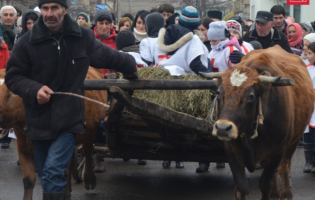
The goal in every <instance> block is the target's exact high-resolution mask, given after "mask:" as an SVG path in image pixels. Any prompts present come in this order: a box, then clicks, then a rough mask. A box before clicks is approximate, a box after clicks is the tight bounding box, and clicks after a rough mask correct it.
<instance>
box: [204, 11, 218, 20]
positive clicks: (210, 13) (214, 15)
mask: <svg viewBox="0 0 315 200" xmlns="http://www.w3.org/2000/svg"><path fill="white" fill-rule="evenodd" d="M207 15H208V17H210V18H215V19H219V20H222V12H221V11H219V10H209V11H208V12H207Z"/></svg>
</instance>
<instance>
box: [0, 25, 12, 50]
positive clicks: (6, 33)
mask: <svg viewBox="0 0 315 200" xmlns="http://www.w3.org/2000/svg"><path fill="white" fill-rule="evenodd" d="M0 29H1V32H2V35H3V39H4V42H5V43H6V44H7V45H8V48H9V50H10V51H11V50H12V48H13V45H14V39H15V33H14V32H13V31H12V29H10V28H9V27H7V26H6V25H0Z"/></svg>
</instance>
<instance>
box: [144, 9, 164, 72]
mask: <svg viewBox="0 0 315 200" xmlns="http://www.w3.org/2000/svg"><path fill="white" fill-rule="evenodd" d="M164 23H165V20H164V17H163V15H162V14H160V13H151V14H149V15H147V16H146V19H145V29H146V32H147V34H148V37H147V38H144V39H143V40H142V41H141V42H140V45H139V49H140V55H141V58H142V60H143V61H145V62H146V63H147V64H148V65H149V66H150V65H155V61H154V53H155V46H156V45H157V44H158V35H159V31H160V29H161V28H163V27H164Z"/></svg>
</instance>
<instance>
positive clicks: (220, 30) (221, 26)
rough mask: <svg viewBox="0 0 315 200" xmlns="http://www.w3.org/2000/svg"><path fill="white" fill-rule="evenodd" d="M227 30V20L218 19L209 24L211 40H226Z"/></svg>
mask: <svg viewBox="0 0 315 200" xmlns="http://www.w3.org/2000/svg"><path fill="white" fill-rule="evenodd" d="M225 30H227V28H226V25H225V22H223V21H216V22H211V23H210V24H209V29H208V33H207V36H208V39H209V40H225V39H226V37H225Z"/></svg>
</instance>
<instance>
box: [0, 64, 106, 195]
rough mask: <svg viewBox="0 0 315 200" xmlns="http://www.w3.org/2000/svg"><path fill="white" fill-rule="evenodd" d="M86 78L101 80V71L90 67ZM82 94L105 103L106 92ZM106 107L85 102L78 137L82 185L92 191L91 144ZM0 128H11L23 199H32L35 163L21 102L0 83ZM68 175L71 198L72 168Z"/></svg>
mask: <svg viewBox="0 0 315 200" xmlns="http://www.w3.org/2000/svg"><path fill="white" fill-rule="evenodd" d="M4 75H5V70H0V80H3V78H4ZM86 79H102V73H101V71H100V70H97V69H95V68H92V67H90V68H89V71H88V74H87V76H86ZM85 95H86V96H87V97H89V98H92V99H95V100H98V101H101V102H107V92H106V91H86V92H85ZM105 112H106V110H105V108H103V107H101V106H99V105H96V104H94V103H91V102H89V101H85V122H86V125H87V126H86V129H85V132H84V134H83V135H77V138H76V145H79V144H83V151H84V154H85V155H86V161H85V171H84V183H85V188H86V189H90V188H91V189H94V188H95V186H96V177H95V174H94V172H93V169H92V153H93V143H94V140H95V134H96V130H97V128H98V126H99V122H100V120H101V119H103V118H104V116H105ZM0 126H1V127H2V128H13V129H14V132H15V134H16V137H17V151H18V155H19V160H20V162H21V168H22V171H23V184H24V197H23V199H24V200H31V199H32V195H33V188H34V186H35V179H36V174H35V163H34V152H33V145H32V143H31V142H30V141H29V140H28V139H27V134H26V132H25V131H24V127H25V116H24V108H23V103H22V99H21V98H20V97H19V96H17V95H14V94H12V93H11V92H10V91H9V90H8V88H7V87H6V85H5V84H1V82H0ZM68 170H69V172H68V173H67V174H68V176H67V186H66V196H67V198H70V191H71V167H69V169H68Z"/></svg>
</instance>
